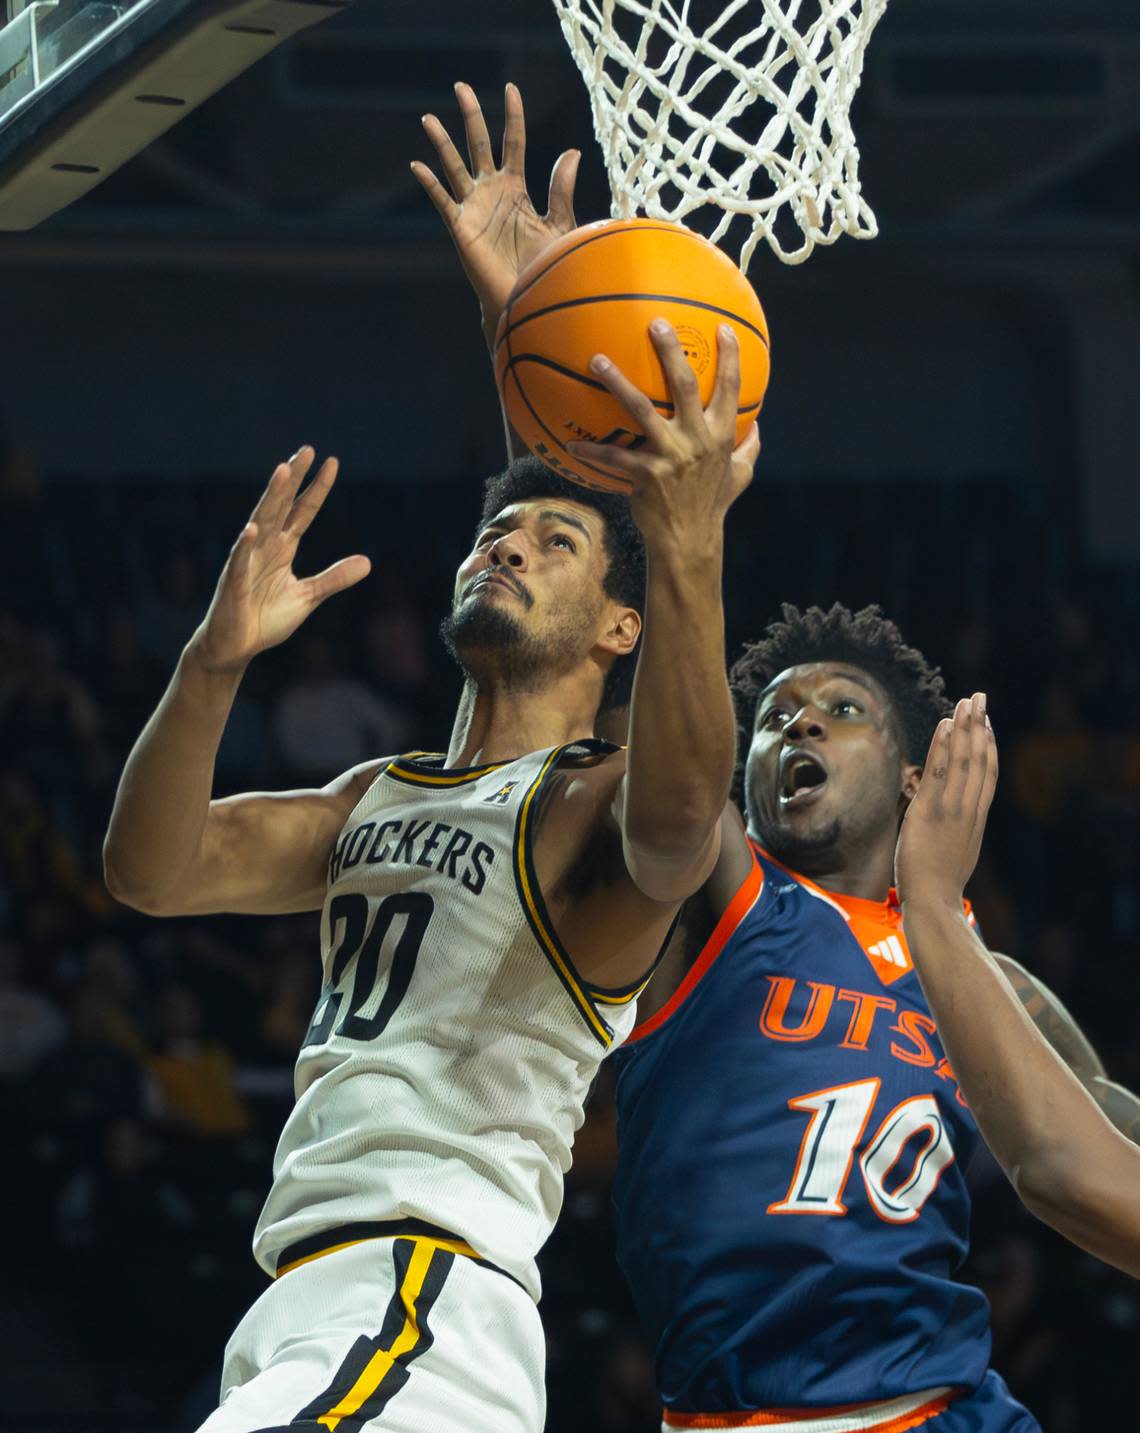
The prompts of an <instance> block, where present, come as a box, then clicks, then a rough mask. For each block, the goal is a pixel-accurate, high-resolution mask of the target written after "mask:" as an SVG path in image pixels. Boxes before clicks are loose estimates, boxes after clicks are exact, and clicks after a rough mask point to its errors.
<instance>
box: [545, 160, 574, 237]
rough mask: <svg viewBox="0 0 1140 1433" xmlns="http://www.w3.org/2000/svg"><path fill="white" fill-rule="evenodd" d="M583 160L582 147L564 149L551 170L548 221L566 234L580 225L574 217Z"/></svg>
mask: <svg viewBox="0 0 1140 1433" xmlns="http://www.w3.org/2000/svg"><path fill="white" fill-rule="evenodd" d="M581 162H582V151H581V150H580V149H564V150H563V151H562V153H561V154H560V155H559V156H558V158H557V159H556V160H555V161H554V168H553V169H552V170H551V171H550V193H549V194H548V195H547V199H546V218H547V222H548V223H550V224H556V225H557V226H558V228H559V229H560V230H561V231H562V232H563V233H564V234H568V233H569V232H570V230H571V229H576V228H577V227H578V221H577V219H575V217H574V186H575V184H577V182H578V165H579V164H580V163H581Z"/></svg>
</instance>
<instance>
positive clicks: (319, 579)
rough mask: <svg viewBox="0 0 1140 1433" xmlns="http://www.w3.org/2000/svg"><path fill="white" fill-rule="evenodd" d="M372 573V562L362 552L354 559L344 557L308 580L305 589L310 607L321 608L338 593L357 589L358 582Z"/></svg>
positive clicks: (353, 557) (356, 554) (354, 555)
mask: <svg viewBox="0 0 1140 1433" xmlns="http://www.w3.org/2000/svg"><path fill="white" fill-rule="evenodd" d="M371 571H372V561H371V559H370V558H367V557H365V556H364V554H363V553H362V552H357V553H354V554H353V556H352V557H342V558H341V559H340V561H339V562H334V563H333V564H332V566H331V567H326V568H325V570H324V571H323V572H318V573H317V574H316V576H315V577H310V578H307V579H306V581H305V589H306V595H307V597H308V598H309V602H310V606H311V607H319V606H320V604H321V603H322V602H327V601H328V599H329V598H330V597H335V596H336V594H337V593H338V592H344V591H345V590H346V588H349V587H355V586H356V584H357V583H358V582H363V581H364V579H365V578H366V577H367V576H368V574H369V573H370V572H371Z"/></svg>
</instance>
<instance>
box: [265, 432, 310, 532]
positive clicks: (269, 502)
mask: <svg viewBox="0 0 1140 1433" xmlns="http://www.w3.org/2000/svg"><path fill="white" fill-rule="evenodd" d="M316 456H317V455H316V453H315V452H314V451H313V449H312V448H310V447H309V445H308V444H307V443H305V444H303V445H302V446H301V447H300V448H298V449H297V451H296V452H295V453H294V454H293V456H292V457H291V458H290V459H289V460H288V462H285V463H278V464H277V466H276V467H275V468H274V469H273V476H272V477H271V478H270V479H269V482H268V483H267V484H266V488H265V491H264V492H263V493H262V495H261V497H260V498H259V499H258V502H257V506H256V507H255V508H254V510H253V512H252V513H250V517H249V520H250V522H255V523H257V525H258V527H259V528H260V529H261V531H262V532H267V531H268V530H269V529H271V528H279V527H280V526H281V524H282V523H283V522H284V521H285V518H286V516H287V514H288V512H289V509H290V507H291V506H292V503H293V498H294V496H295V495H296V492H297V489H298V488H299V487H300V486H301V483H302V481H303V479H304V476H305V474H306V473H307V472H308V471H309V468H310V467H311V466H312V463H313V459H314V458H315V457H316Z"/></svg>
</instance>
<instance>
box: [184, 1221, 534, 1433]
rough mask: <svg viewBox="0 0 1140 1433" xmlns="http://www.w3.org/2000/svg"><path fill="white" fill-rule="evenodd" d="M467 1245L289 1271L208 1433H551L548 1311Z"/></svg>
mask: <svg viewBox="0 0 1140 1433" xmlns="http://www.w3.org/2000/svg"><path fill="white" fill-rule="evenodd" d="M466 1247H467V1246H466V1245H463V1244H461V1243H460V1242H459V1241H458V1240H453V1239H448V1238H436V1237H432V1236H423V1235H415V1234H409V1235H400V1236H398V1237H394V1238H387V1237H386V1238H369V1239H365V1240H362V1241H361V1242H357V1243H351V1244H347V1245H341V1246H339V1247H334V1248H332V1249H331V1250H329V1251H328V1252H326V1253H321V1254H319V1255H312V1256H309V1257H307V1258H305V1259H303V1260H301V1261H299V1262H297V1263H294V1264H292V1265H287V1266H286V1272H284V1273H283V1274H280V1275H279V1276H278V1278H277V1279H276V1280H275V1282H274V1283H273V1284H271V1285H270V1287H269V1288H268V1289H267V1290H266V1291H265V1293H264V1294H262V1296H261V1298H259V1299H258V1301H257V1302H256V1303H255V1304H254V1305H253V1307H252V1308H251V1309H250V1311H249V1312H248V1313H247V1314H246V1316H245V1318H243V1319H242V1321H241V1323H240V1324H239V1325H238V1326H237V1328H236V1329H235V1331H234V1334H233V1337H232V1338H231V1339H230V1341H229V1344H228V1345H227V1347H226V1358H225V1366H224V1369H223V1373H222V1401H221V1405H220V1407H219V1408H218V1410H217V1412H215V1413H213V1414H211V1416H210V1417H209V1418H207V1419H206V1421H205V1423H203V1424H202V1427H201V1429H200V1430H199V1433H286V1430H288V1433H294V1430H297V1433H380V1430H383V1433H542V1428H543V1425H544V1423H545V1419H546V1390H545V1383H544V1375H545V1353H546V1348H545V1341H544V1338H543V1332H542V1324H541V1322H540V1320H539V1316H538V1309H537V1308H536V1307H535V1304H534V1301H533V1300H532V1299H531V1297H530V1295H529V1294H527V1293H526V1292H525V1291H524V1290H523V1289H522V1287H521V1286H520V1285H518V1284H516V1283H515V1282H514V1280H513V1279H511V1278H510V1277H509V1276H508V1275H506V1274H503V1273H500V1272H498V1271H497V1270H495V1269H492V1268H489V1267H487V1266H486V1265H485V1264H481V1263H479V1262H477V1260H476V1259H475V1258H471V1257H468V1256H467V1255H466V1254H464V1253H462V1252H458V1251H459V1250H462V1249H465V1248H466Z"/></svg>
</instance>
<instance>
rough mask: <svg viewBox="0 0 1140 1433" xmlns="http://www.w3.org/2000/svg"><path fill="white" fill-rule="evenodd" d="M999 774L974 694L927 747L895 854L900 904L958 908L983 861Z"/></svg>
mask: <svg viewBox="0 0 1140 1433" xmlns="http://www.w3.org/2000/svg"><path fill="white" fill-rule="evenodd" d="M997 776H998V758H997V743H996V741H995V740H994V732H993V727H992V726H991V725H990V723H989V719H988V718H987V716H986V697H985V693H984V692H975V693H974V695H973V697H972V698H969V699H967V698H965V697H963V699H962V700H961V701H960V702H959V703H958V705H957V707H956V708H955V709H954V715H953V716H952V717H944V718H943V720H942V721H940V722H939V723H938V727H937V730H936V731H935V733H934V739H933V741H931V743H930V752H929V754H928V755H927V758H926V765H925V766H924V767H923V770H922V780H921V782H920V783H919V787H918V791H917V792H916V793H915V796H914V798H913V799H912V801H911V803H910V806H909V807H908V808H907V813H906V816H905V818H904V820H903V824H902V830H901V831H900V833H899V841H898V846H897V848H896V850H895V885H896V887H897V889H898V893H899V898H900V900H904V901H917V900H925V899H933V900H938V901H945V902H948V903H949V904H951V905H953V906H955V907H956V908H957V907H958V906H960V904H961V900H962V892H963V890H964V889H965V886H966V882H967V881H968V880H969V879H970V876H971V875H972V874H973V870H974V867H975V866H976V865H977V863H978V853H979V851H980V850H981V845H982V833H983V832H984V831H985V829H986V817H987V815H988V814H989V809H990V803H991V802H992V800H993V796H994V787H995V786H996V785H997Z"/></svg>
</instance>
